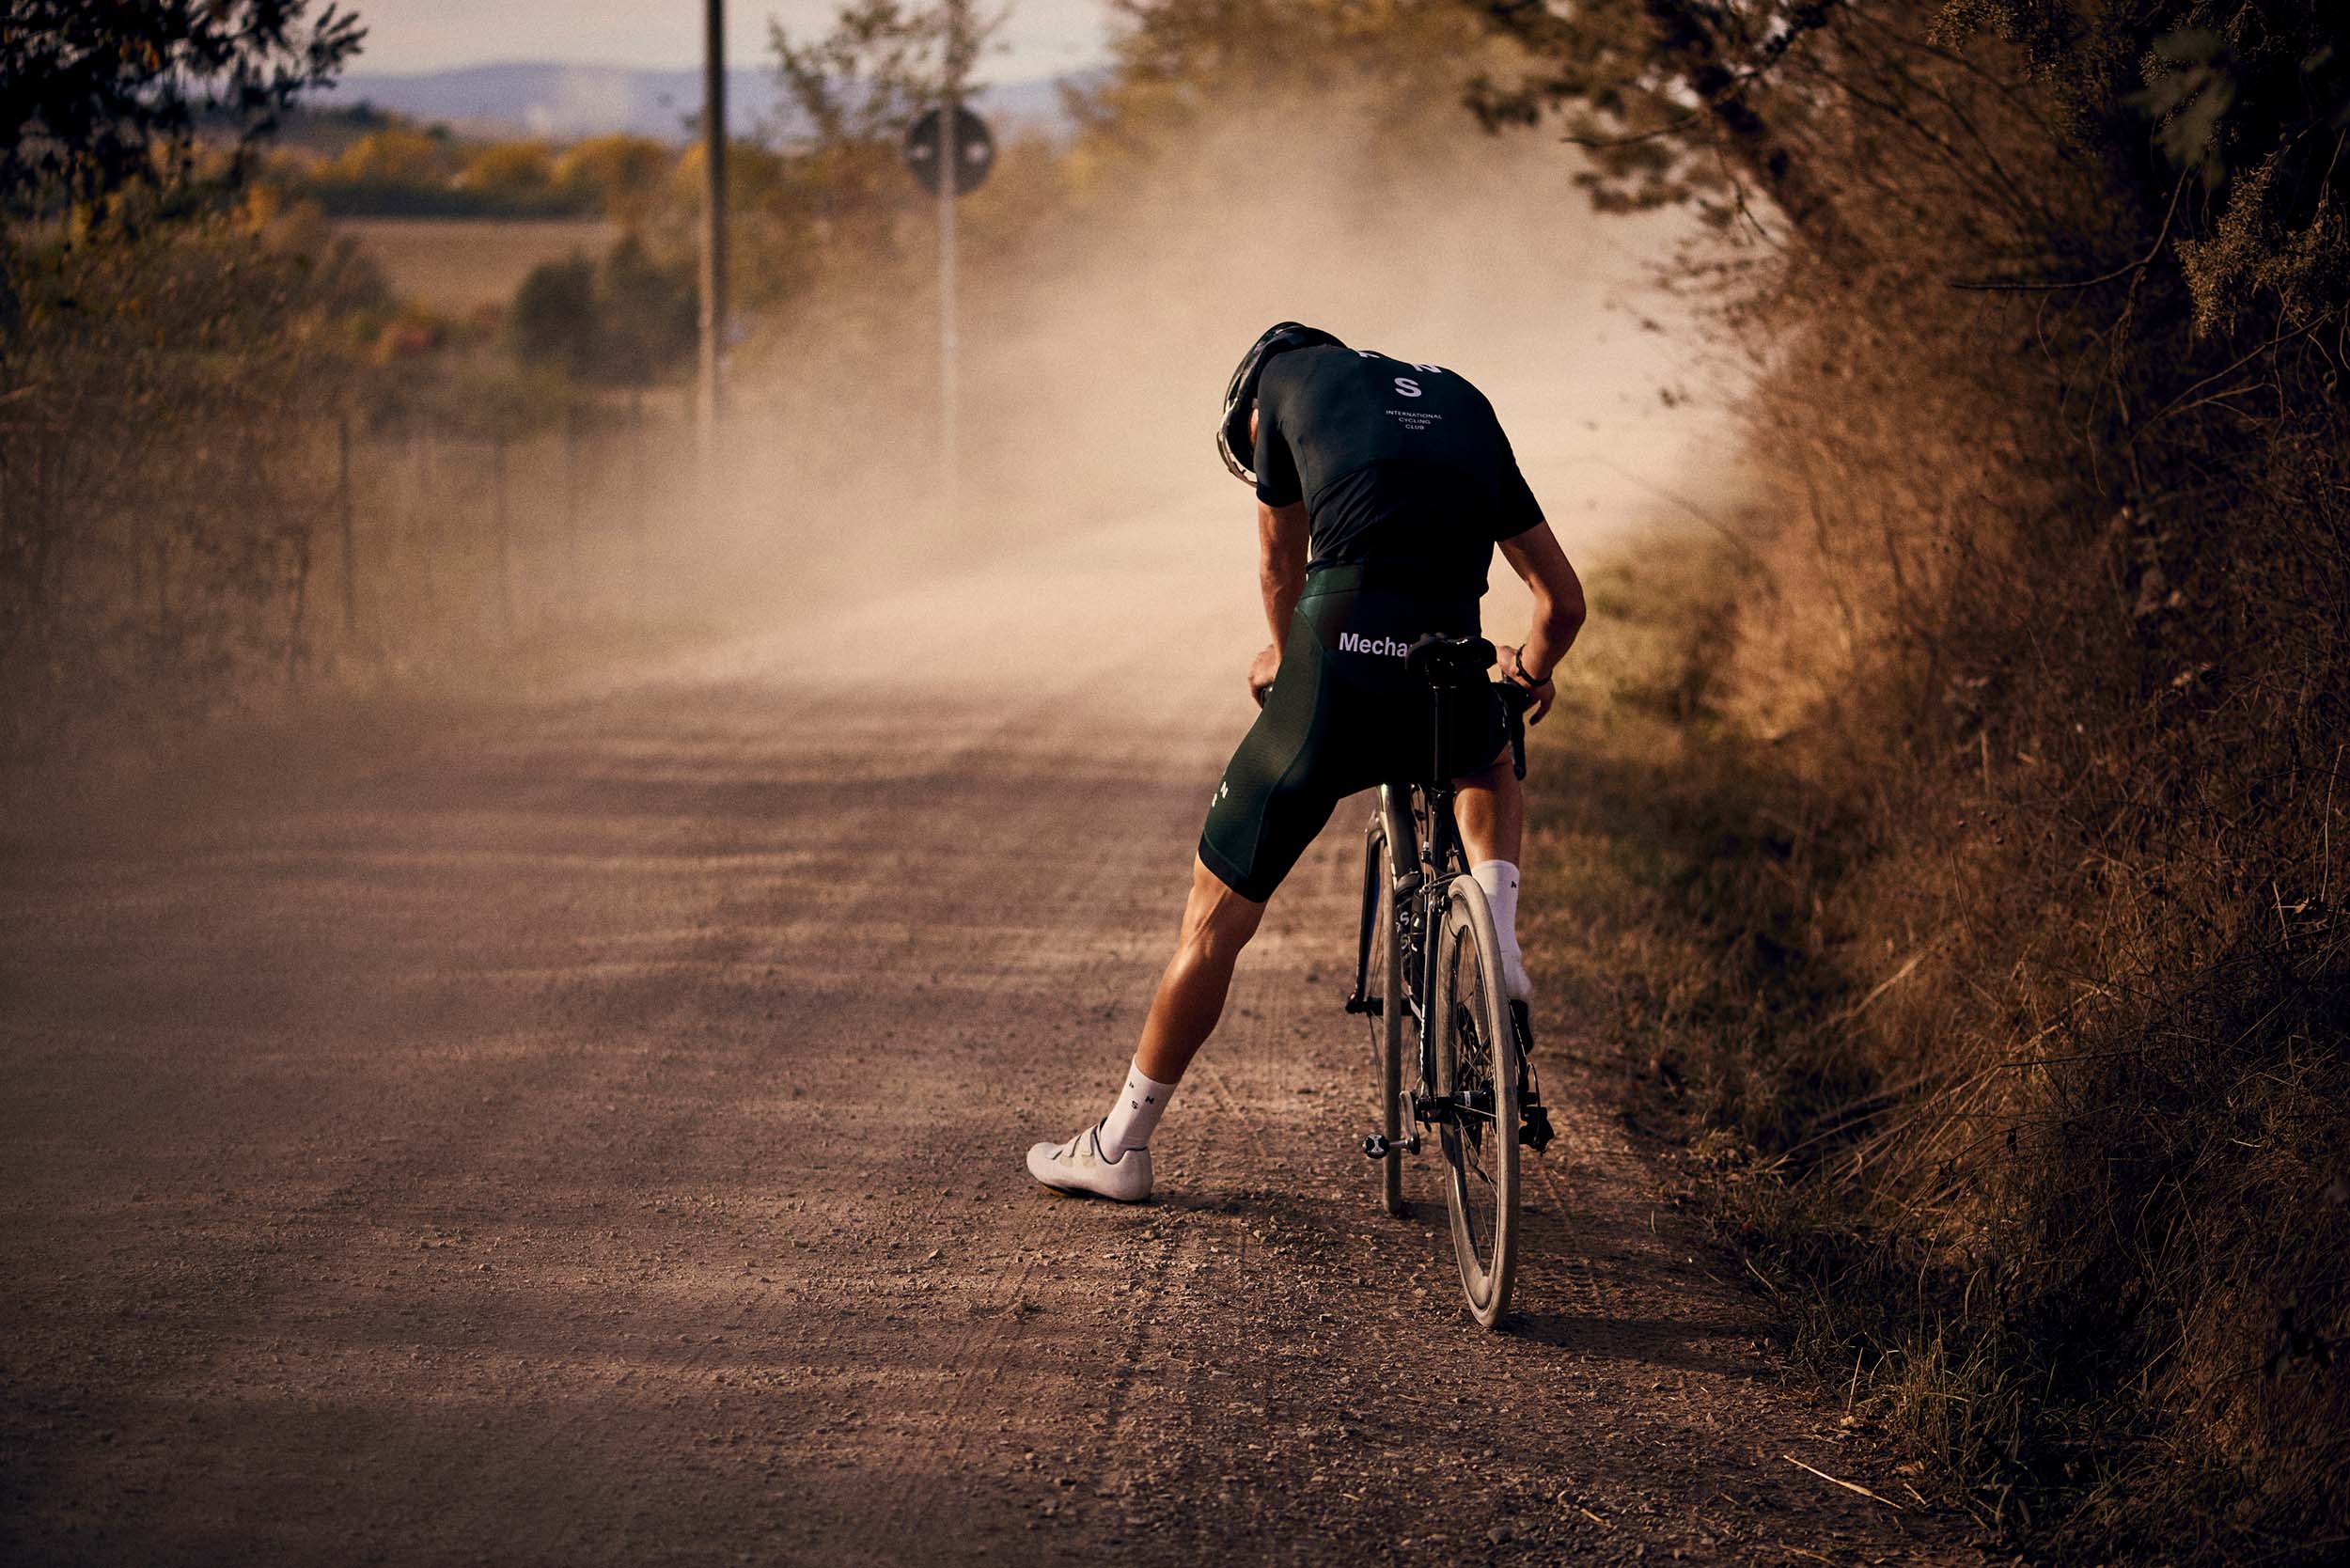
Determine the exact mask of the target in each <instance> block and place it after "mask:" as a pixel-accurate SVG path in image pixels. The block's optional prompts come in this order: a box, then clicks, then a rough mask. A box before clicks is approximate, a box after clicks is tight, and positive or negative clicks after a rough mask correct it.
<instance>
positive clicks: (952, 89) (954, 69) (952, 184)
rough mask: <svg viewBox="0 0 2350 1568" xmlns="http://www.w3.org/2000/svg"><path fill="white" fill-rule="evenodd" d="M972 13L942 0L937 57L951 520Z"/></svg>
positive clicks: (955, 0)
mask: <svg viewBox="0 0 2350 1568" xmlns="http://www.w3.org/2000/svg"><path fill="white" fill-rule="evenodd" d="M970 25H971V18H970V8H969V3H968V0H947V46H946V53H945V58H944V59H943V61H942V62H941V64H942V69H943V74H944V89H945V90H944V91H943V92H942V93H941V95H940V102H939V106H938V107H939V114H938V491H939V505H940V509H941V510H942V511H943V512H944V513H945V515H946V519H947V521H948V524H950V525H951V524H952V523H953V522H954V521H955V511H956V505H957V494H956V493H957V491H958V490H959V489H960V488H961V485H962V478H963V475H962V467H963V464H962V446H963V434H962V430H961V423H962V416H963V409H962V388H961V385H960V384H959V382H958V379H957V372H958V367H957V364H956V361H957V359H958V357H959V352H960V350H961V348H962V343H961V340H960V338H959V337H958V335H957V331H956V321H955V289H956V281H955V199H956V197H957V196H959V195H960V194H961V189H962V180H963V165H962V164H961V162H960V161H959V160H960V158H961V156H962V151H963V149H962V148H961V147H959V146H958V145H957V144H956V133H957V126H956V123H955V122H956V121H957V120H960V119H961V118H963V73H964V67H965V65H966V64H967V63H968V62H967V61H966V60H965V59H964V51H965V48H966V41H967V37H968V34H969V31H970Z"/></svg>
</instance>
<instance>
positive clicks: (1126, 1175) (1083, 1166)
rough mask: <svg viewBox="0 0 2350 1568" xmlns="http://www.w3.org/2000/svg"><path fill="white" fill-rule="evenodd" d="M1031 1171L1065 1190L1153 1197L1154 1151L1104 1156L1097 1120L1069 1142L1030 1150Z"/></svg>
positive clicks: (1121, 1198) (1129, 1199)
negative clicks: (1152, 1171)
mask: <svg viewBox="0 0 2350 1568" xmlns="http://www.w3.org/2000/svg"><path fill="white" fill-rule="evenodd" d="M1028 1174H1029V1175H1031V1176H1033V1177H1035V1178H1036V1179H1037V1180H1038V1181H1040V1182H1042V1183H1043V1184H1045V1185H1046V1186H1048V1187H1057V1188H1058V1189H1059V1190H1060V1191H1062V1192H1086V1193H1091V1194H1092V1195H1093V1196H1094V1197H1096V1198H1108V1199H1113V1200H1116V1201H1118V1202H1120V1203H1139V1202H1141V1201H1142V1200H1144V1199H1146V1198H1148V1197H1150V1196H1151V1151H1150V1150H1148V1149H1129V1150H1127V1151H1126V1152H1124V1153H1122V1154H1120V1155H1119V1156H1118V1158H1116V1159H1114V1160H1111V1159H1105V1158H1104V1157H1103V1155H1102V1126H1101V1123H1100V1122H1098V1121H1097V1122H1095V1123H1094V1124H1093V1125H1092V1126H1090V1127H1088V1128H1087V1129H1086V1130H1085V1131H1084V1132H1082V1133H1079V1134H1078V1135H1077V1136H1076V1137H1073V1138H1071V1139H1070V1140H1069V1141H1068V1142H1067V1143H1040V1144H1038V1145H1037V1146H1036V1147H1035V1148H1033V1149H1031V1150H1029V1151H1028Z"/></svg>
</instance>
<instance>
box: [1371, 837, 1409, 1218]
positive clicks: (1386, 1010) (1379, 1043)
mask: <svg viewBox="0 0 2350 1568" xmlns="http://www.w3.org/2000/svg"><path fill="white" fill-rule="evenodd" d="M1363 911H1364V915H1363V917H1364V918H1365V919H1367V920H1369V921H1371V929H1370V931H1369V932H1368V933H1366V934H1365V937H1364V941H1365V943H1366V944H1367V946H1366V948H1365V953H1366V958H1365V962H1364V966H1363V996H1364V997H1365V998H1366V999H1367V1000H1369V1001H1371V1002H1374V1003H1376V1004H1377V1005H1376V1007H1375V1008H1374V1009H1373V1010H1372V1011H1371V1014H1370V1022H1371V1058H1372V1059H1373V1060H1374V1061H1376V1062H1377V1063H1378V1067H1379V1131H1380V1132H1381V1133H1382V1134H1383V1135H1384V1136H1385V1137H1386V1138H1387V1157H1386V1158H1385V1159H1382V1160H1380V1161H1378V1162H1377V1164H1378V1166H1379V1202H1380V1206H1381V1207H1382V1208H1384V1209H1386V1210H1387V1213H1389V1214H1391V1215H1403V1214H1405V1213H1406V1212H1408V1211H1407V1206H1406V1205H1405V1203H1404V1201H1403V1151H1402V1148H1401V1147H1400V1145H1401V1143H1402V1137H1403V1131H1404V1128H1403V1114H1402V1093H1403V1013H1404V1006H1403V995H1402V986H1401V985H1400V984H1399V983H1398V977H1399V976H1400V975H1401V974H1402V969H1403V961H1402V951H1403V937H1402V930H1401V928H1399V927H1398V926H1397V924H1396V918H1395V855H1394V853H1393V851H1392V850H1391V849H1390V847H1389V846H1388V843H1387V825H1386V823H1384V822H1382V821H1381V819H1380V817H1379V816H1378V814H1377V813H1375V812H1374V813H1373V814H1372V816H1371V826H1370V827H1368V828H1366V829H1365V830H1364V832H1363Z"/></svg>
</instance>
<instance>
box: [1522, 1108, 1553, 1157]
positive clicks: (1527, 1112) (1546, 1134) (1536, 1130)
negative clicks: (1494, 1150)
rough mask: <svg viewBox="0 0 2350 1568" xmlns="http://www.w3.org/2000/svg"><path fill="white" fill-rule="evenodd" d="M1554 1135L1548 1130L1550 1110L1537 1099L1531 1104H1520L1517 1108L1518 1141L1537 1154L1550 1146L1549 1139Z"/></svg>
mask: <svg viewBox="0 0 2350 1568" xmlns="http://www.w3.org/2000/svg"><path fill="white" fill-rule="evenodd" d="M1555 1136H1556V1135H1555V1134H1553V1133H1552V1132H1551V1130H1550V1112H1548V1111H1546V1110H1544V1109H1543V1107H1542V1104H1541V1102H1539V1101H1537V1102H1536V1103H1534V1104H1533V1105H1522V1106H1520V1107H1519V1108H1518V1141H1519V1142H1520V1143H1523V1144H1525V1145H1526V1146H1527V1147H1528V1149H1531V1150H1533V1151H1534V1152H1536V1153H1537V1154H1539V1153H1541V1152H1543V1150H1545V1149H1547V1148H1549V1147H1550V1140H1551V1138H1552V1137H1555Z"/></svg>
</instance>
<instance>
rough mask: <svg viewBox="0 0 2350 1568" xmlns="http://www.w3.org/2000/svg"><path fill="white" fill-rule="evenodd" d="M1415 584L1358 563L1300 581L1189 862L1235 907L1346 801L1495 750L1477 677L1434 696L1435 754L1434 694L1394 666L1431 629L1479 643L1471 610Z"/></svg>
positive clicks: (1260, 895) (1464, 770)
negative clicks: (1235, 898) (1438, 718)
mask: <svg viewBox="0 0 2350 1568" xmlns="http://www.w3.org/2000/svg"><path fill="white" fill-rule="evenodd" d="M1425 582H1426V579H1425V577H1424V576H1423V575H1421V574H1418V573H1415V572H1393V571H1390V572H1380V571H1377V570H1376V569H1375V568H1373V567H1369V566H1361V565H1346V566H1337V567H1330V568H1325V569H1321V570H1314V571H1309V572H1308V573H1307V578H1306V591H1305V594H1304V596H1303V597H1301V598H1300V599H1299V601H1298V604H1297V613H1296V614H1295V615H1294V616H1293V618H1292V619H1291V621H1290V629H1289V636H1288V638H1287V639H1286V641H1285V642H1284V643H1283V644H1282V650H1281V672H1280V674H1279V675H1278V676H1277V678H1276V679H1275V680H1274V682H1273V688H1272V690H1271V691H1270V692H1268V693H1267V694H1266V696H1265V703H1264V711H1263V712H1262V713H1259V714H1258V715H1257V722H1256V723H1255V724H1254V725H1253V726H1252V727H1250V729H1249V731H1248V734H1247V736H1246V738H1245V739H1243V740H1242V742H1241V743H1240V749H1238V750H1237V751H1235V752H1233V753H1232V760H1231V761H1230V764H1229V765H1227V766H1226V768H1225V770H1224V777H1223V779H1222V781H1221V782H1219V783H1218V784H1217V785H1216V787H1215V794H1214V797H1212V799H1211V800H1210V802H1209V805H1208V823H1207V827H1206V828H1205V829H1204V830H1203V831H1202V832H1201V834H1200V836H1199V858H1200V860H1201V861H1203V862H1204V863H1205V864H1206V865H1207V868H1208V870H1212V871H1214V873H1215V874H1216V876H1217V877H1218V878H1219V879H1221V880H1222V881H1223V883H1224V885H1225V886H1228V887H1230V888H1231V889H1232V891H1233V892H1235V893H1238V894H1239V895H1240V896H1241V897H1243V898H1245V899H1248V900H1251V901H1253V902H1258V903H1262V902H1265V901H1266V900H1268V899H1270V898H1271V897H1272V896H1273V891H1274V889H1275V888H1277V887H1278V886H1280V885H1281V879H1282V878H1284V877H1286V876H1288V875H1289V873H1290V868H1291V867H1293V866H1294V865H1296V864H1297V860H1298V857H1299V856H1300V855H1304V854H1305V853H1306V846H1307V845H1308V844H1310V843H1312V842H1313V839H1314V835H1316V834H1317V833H1320V832H1321V831H1322V828H1323V824H1324V823H1327V822H1328V821H1329V820H1330V813H1331V811H1332V810H1333V809H1334V808H1336V807H1337V806H1338V803H1339V802H1340V801H1341V800H1343V799H1345V798H1346V797H1347V796H1348V795H1351V794H1353V793H1355V792H1356V791H1358V790H1367V789H1370V788H1371V787H1372V786H1374V785H1378V784H1389V783H1407V782H1420V781H1424V780H1429V779H1446V778H1458V777H1462V776H1465V775H1468V774H1472V773H1477V772H1480V771H1481V770H1482V769H1484V768H1485V767H1487V766H1489V765H1490V764H1491V763H1492V762H1493V761H1494V760H1495V759H1496V757H1497V756H1499V755H1500V754H1501V753H1502V752H1503V751H1504V750H1506V749H1507V747H1508V745H1509V729H1508V720H1507V719H1506V718H1505V717H1504V715H1503V713H1502V709H1501V700H1500V698H1498V697H1496V695H1495V693H1494V688H1493V686H1492V685H1491V684H1490V683H1489V682H1484V681H1478V682H1474V683H1472V684H1469V685H1466V686H1463V687H1460V688H1457V689H1455V690H1451V691H1449V692H1448V693H1447V694H1446V704H1447V714H1446V719H1447V723H1446V731H1447V732H1446V734H1445V736H1444V737H1443V739H1442V743H1441V745H1438V742H1437V737H1436V736H1435V735H1434V732H1433V731H1434V721H1435V713H1434V702H1435V694H1434V691H1432V690H1431V689H1430V687H1429V685H1428V683H1427V682H1425V681H1423V680H1421V679H1420V678H1419V677H1418V676H1415V675H1413V674H1412V673H1411V672H1410V671H1409V670H1408V669H1406V668H1405V667H1404V654H1405V651H1406V650H1408V649H1409V648H1410V647H1411V646H1412V644H1413V643H1414V642H1416V641H1418V639H1419V638H1420V637H1422V636H1425V635H1428V634H1429V633H1432V632H1436V633H1442V634H1444V635H1447V636H1476V635H1479V631H1478V619H1477V601H1476V600H1475V599H1473V598H1467V597H1459V598H1446V597H1435V596H1432V595H1431V594H1430V593H1429V592H1428V591H1427V589H1426V588H1425V587H1424V584H1425ZM1432 751H1433V752H1434V755H1432Z"/></svg>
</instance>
